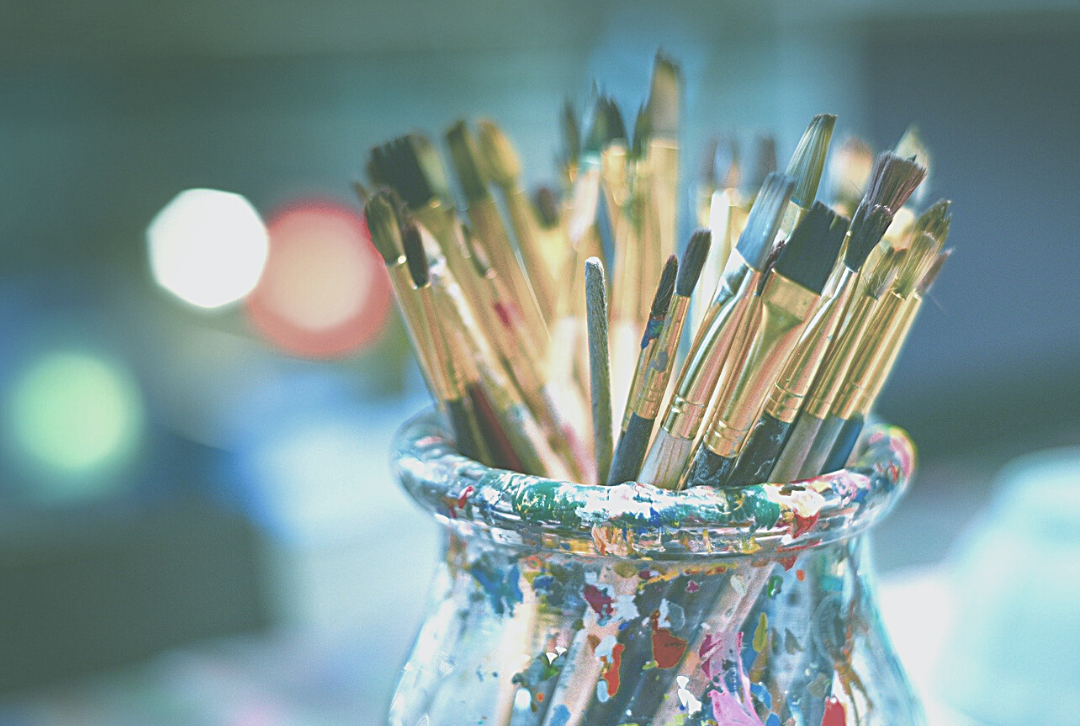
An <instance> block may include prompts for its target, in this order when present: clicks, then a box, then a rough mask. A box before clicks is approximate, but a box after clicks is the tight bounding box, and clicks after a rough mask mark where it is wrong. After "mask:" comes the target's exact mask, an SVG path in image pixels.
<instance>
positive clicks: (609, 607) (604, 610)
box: [581, 584, 615, 625]
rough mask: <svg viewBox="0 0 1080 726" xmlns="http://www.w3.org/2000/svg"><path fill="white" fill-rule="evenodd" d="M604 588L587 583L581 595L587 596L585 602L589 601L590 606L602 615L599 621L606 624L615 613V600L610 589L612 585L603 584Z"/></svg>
mask: <svg viewBox="0 0 1080 726" xmlns="http://www.w3.org/2000/svg"><path fill="white" fill-rule="evenodd" d="M603 587H604V589H601V588H600V587H598V586H596V585H592V584H586V585H585V587H584V588H582V590H581V596H582V597H584V598H585V602H587V603H589V607H591V608H592V609H593V611H594V612H595V613H596V614H597V615H599V616H600V619H599V621H598V622H599V623H600V625H604V624H605V623H607V621H608V620H610V619H611V616H612V615H614V614H615V607H614V605H615V600H614V598H612V597H611V595H610V594H608V593H609V591H610V590H611V586H610V585H607V586H603Z"/></svg>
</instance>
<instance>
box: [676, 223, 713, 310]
mask: <svg viewBox="0 0 1080 726" xmlns="http://www.w3.org/2000/svg"><path fill="white" fill-rule="evenodd" d="M711 244H712V232H710V231H709V230H707V229H699V230H698V231H696V232H694V233H693V234H692V235H690V241H689V242H688V243H687V244H686V251H685V252H683V258H682V264H680V265H679V277H678V279H677V280H676V282H675V293H676V294H677V295H679V296H681V297H690V295H692V294H693V292H694V286H695V285H697V281H698V277H700V276H701V268H702V267H703V266H704V265H705V259H706V258H707V257H708V256H709V247H710V245H711Z"/></svg>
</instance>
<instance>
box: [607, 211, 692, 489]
mask: <svg viewBox="0 0 1080 726" xmlns="http://www.w3.org/2000/svg"><path fill="white" fill-rule="evenodd" d="M710 238H711V235H710V234H709V231H708V230H699V231H697V232H695V233H694V234H693V236H691V238H690V242H689V244H687V246H686V252H685V253H684V255H683V262H682V265H681V266H680V267H679V271H678V277H677V279H676V280H675V294H674V295H672V296H671V300H670V302H669V303H668V308H667V312H666V314H665V315H664V320H663V323H662V328H661V332H660V337H659V339H658V340H657V341H656V345H655V347H654V348H653V349H652V351H651V354H650V355H649V359H648V363H647V364H646V366H645V367H644V369H643V370H642V369H641V368H639V371H640V372H641V375H640V376H635V383H636V384H637V385H636V386H635V387H633V389H632V391H631V398H630V402H629V405H628V406H627V414H628V416H626V417H624V419H623V428H622V434H621V435H620V437H619V445H618V447H617V448H616V450H615V460H614V463H613V464H612V468H611V475H610V476H609V477H608V484H619V483H621V482H624V481H633V480H634V479H635V478H636V477H637V474H638V471H640V469H641V463H642V461H643V460H644V459H645V451H646V449H647V448H648V446H649V440H650V439H651V438H652V431H653V424H654V423H655V422H656V415H657V413H659V411H660V405H661V404H662V403H663V400H664V394H665V393H666V392H667V387H668V380H669V379H670V377H671V371H672V369H673V368H674V367H675V352H676V349H677V348H678V346H679V341H680V340H681V339H682V331H683V325H684V323H685V321H686V313H687V310H688V309H689V307H690V296H691V295H692V294H693V292H694V287H695V285H697V281H698V276H699V275H700V274H701V266H702V265H703V264H704V262H705V258H706V257H707V256H708V254H709V243H710ZM668 269H669V268H668V267H665V270H664V271H665V273H666V272H667V270H668ZM647 338H648V331H646V337H645V338H643V339H642V350H643V352H644V351H645V350H646V346H645V343H646V340H647ZM638 381H640V383H638Z"/></svg>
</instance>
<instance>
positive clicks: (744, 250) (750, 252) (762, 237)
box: [735, 172, 795, 270]
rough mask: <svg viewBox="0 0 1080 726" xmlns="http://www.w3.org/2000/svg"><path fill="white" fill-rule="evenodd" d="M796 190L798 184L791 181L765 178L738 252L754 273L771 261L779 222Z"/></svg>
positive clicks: (773, 176) (771, 176)
mask: <svg viewBox="0 0 1080 726" xmlns="http://www.w3.org/2000/svg"><path fill="white" fill-rule="evenodd" d="M794 187H795V182H794V180H792V178H791V177H789V176H787V175H786V174H778V173H776V172H773V173H772V174H769V175H768V176H767V177H765V182H764V183H763V184H762V185H761V191H760V192H759V193H758V195H757V199H755V200H754V206H753V207H751V208H750V214H749V216H748V217H747V218H746V226H744V227H743V231H742V234H741V235H739V241H738V243H737V244H736V245H735V249H736V250H738V252H739V254H740V255H742V258H743V259H744V260H746V263H747V264H748V265H750V267H752V268H753V269H755V270H761V269H763V266H764V264H765V260H766V259H768V257H769V252H770V251H771V250H772V247H773V241H774V240H775V239H776V231H777V229H778V228H779V227H780V219H781V217H782V216H783V213H784V208H785V207H786V206H787V203H788V200H790V199H791V191H792V189H794Z"/></svg>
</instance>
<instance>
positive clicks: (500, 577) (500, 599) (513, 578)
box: [469, 559, 524, 615]
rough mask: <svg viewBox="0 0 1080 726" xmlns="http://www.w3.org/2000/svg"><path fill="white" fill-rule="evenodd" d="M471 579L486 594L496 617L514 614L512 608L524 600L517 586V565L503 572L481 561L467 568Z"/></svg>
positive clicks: (519, 587)
mask: <svg viewBox="0 0 1080 726" xmlns="http://www.w3.org/2000/svg"><path fill="white" fill-rule="evenodd" d="M469 572H470V573H472V576H473V579H474V580H476V583H477V584H478V585H480V587H482V588H483V589H484V592H486V593H487V596H488V600H489V601H490V602H491V609H492V610H494V611H495V613H496V614H497V615H502V614H504V613H507V612H508V613H509V614H510V615H513V614H514V606H515V605H516V604H518V603H519V602H521V601H522V600H523V599H524V595H522V593H521V586H520V585H518V578H519V575H520V573H519V571H518V566H517V563H516V562H515V563H514V564H513V565H511V566H510V567H509V568H507V570H506V571H505V572H503V571H500V570H499V568H498V567H493V566H491V565H490V564H488V563H486V562H484V561H483V560H482V559H481V560H477V561H476V562H474V563H473V565H472V567H470V568H469Z"/></svg>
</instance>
